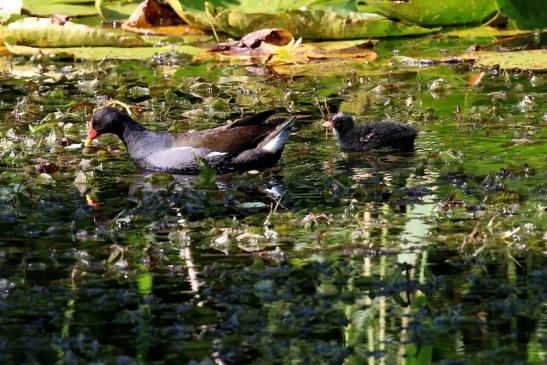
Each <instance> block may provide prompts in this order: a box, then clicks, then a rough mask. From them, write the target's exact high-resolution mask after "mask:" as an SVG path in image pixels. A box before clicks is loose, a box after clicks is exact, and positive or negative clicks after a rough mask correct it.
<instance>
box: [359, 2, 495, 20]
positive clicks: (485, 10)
mask: <svg viewBox="0 0 547 365" xmlns="http://www.w3.org/2000/svg"><path fill="white" fill-rule="evenodd" d="M367 4H368V5H370V6H372V7H373V8H374V9H376V10H377V11H379V12H380V13H382V14H384V15H386V16H388V17H390V18H395V19H401V20H406V21H409V22H412V23H414V24H420V25H448V24H464V23H470V22H480V21H482V20H484V19H486V18H487V17H488V16H489V15H491V14H493V13H494V12H496V1H495V0H470V1H466V2H465V5H462V2H461V1H460V0H444V1H438V0H411V1H392V0H367Z"/></svg>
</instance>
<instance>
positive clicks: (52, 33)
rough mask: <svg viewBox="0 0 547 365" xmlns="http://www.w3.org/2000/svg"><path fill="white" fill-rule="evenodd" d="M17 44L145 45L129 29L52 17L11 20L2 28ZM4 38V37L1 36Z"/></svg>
mask: <svg viewBox="0 0 547 365" xmlns="http://www.w3.org/2000/svg"><path fill="white" fill-rule="evenodd" d="M2 33H3V34H4V37H3V38H7V37H10V38H11V39H12V42H13V43H14V44H18V45H25V46H35V47H73V46H117V47H135V46H143V45H145V42H144V41H143V39H142V38H141V37H139V36H138V35H135V34H133V33H129V32H123V31H115V30H107V29H99V28H92V27H88V26H86V25H83V24H76V23H72V22H68V21H67V22H65V23H64V24H59V23H58V22H56V21H54V20H53V19H49V18H24V19H20V20H18V21H15V22H13V23H10V24H9V25H8V26H7V27H6V28H5V29H4V31H3V32H2ZM0 38H1V37H0Z"/></svg>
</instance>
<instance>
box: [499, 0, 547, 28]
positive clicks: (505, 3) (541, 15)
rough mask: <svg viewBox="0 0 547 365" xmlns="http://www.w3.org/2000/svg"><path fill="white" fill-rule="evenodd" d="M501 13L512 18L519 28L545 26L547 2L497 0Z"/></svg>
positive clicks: (546, 22)
mask: <svg viewBox="0 0 547 365" xmlns="http://www.w3.org/2000/svg"><path fill="white" fill-rule="evenodd" d="M497 3H498V6H499V8H500V10H501V12H502V13H503V15H506V16H508V17H509V18H511V19H514V20H515V21H516V22H517V24H518V26H519V27H521V28H527V29H535V28H540V29H541V28H545V27H547V3H546V2H545V1H537V0H535V1H534V0H497Z"/></svg>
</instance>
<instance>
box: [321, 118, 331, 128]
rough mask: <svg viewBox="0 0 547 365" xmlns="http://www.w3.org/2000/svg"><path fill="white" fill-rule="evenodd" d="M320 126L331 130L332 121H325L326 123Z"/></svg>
mask: <svg viewBox="0 0 547 365" xmlns="http://www.w3.org/2000/svg"><path fill="white" fill-rule="evenodd" d="M321 126H322V127H323V128H332V127H333V125H332V120H330V119H329V120H327V121H326V122H325V123H323V124H322V125H321Z"/></svg>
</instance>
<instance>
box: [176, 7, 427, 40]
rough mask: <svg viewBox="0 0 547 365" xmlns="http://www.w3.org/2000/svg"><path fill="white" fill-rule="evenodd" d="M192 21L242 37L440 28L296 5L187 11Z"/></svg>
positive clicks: (381, 34) (360, 34)
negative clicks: (261, 32) (269, 32)
mask: <svg viewBox="0 0 547 365" xmlns="http://www.w3.org/2000/svg"><path fill="white" fill-rule="evenodd" d="M184 20H186V22H187V23H188V24H190V25H193V26H195V27H198V28H204V29H213V28H214V29H215V30H216V31H222V32H225V33H228V34H230V35H231V36H234V37H241V36H243V35H245V34H247V33H250V32H253V31H256V30H258V29H262V28H283V29H287V30H288V31H290V32H291V33H292V34H293V35H294V36H295V37H296V38H308V39H356V38H367V37H388V36H401V35H414V34H427V33H431V32H434V31H436V30H438V29H428V28H422V27H419V26H409V25H405V24H403V23H401V22H394V21H392V20H390V19H388V18H386V17H383V16H381V15H378V14H370V13H356V12H351V13H348V14H344V15H342V14H340V13H337V12H334V11H330V10H312V9H305V10H302V9H293V10H287V11H284V12H280V13H267V12H255V13H253V12H251V11H249V10H248V9H240V8H234V9H227V10H224V11H221V12H219V13H218V14H216V15H215V16H214V17H212V16H210V15H205V14H204V13H199V12H198V13H196V12H185V13H184Z"/></svg>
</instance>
